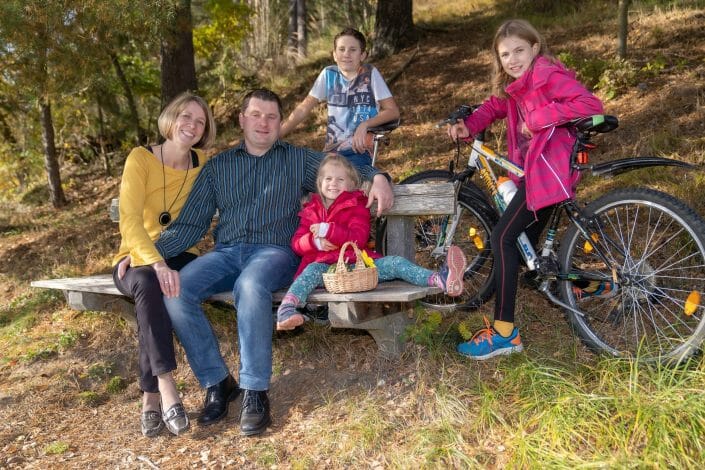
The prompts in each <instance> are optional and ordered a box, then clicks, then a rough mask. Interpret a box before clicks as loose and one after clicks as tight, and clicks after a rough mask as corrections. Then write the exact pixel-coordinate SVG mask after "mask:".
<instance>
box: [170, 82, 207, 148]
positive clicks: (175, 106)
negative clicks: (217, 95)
mask: <svg viewBox="0 0 705 470" xmlns="http://www.w3.org/2000/svg"><path fill="white" fill-rule="evenodd" d="M191 102H193V103H196V104H197V105H199V106H200V107H201V109H203V114H205V115H206V125H205V127H204V128H203V135H202V136H201V139H200V140H199V141H198V142H197V143H196V145H194V148H208V147H210V146H211V145H213V143H214V142H215V119H213V113H212V112H211V108H210V106H208V103H206V100H204V99H203V98H201V97H200V96H198V95H194V94H193V93H191V92H189V91H186V92H183V93H181V94H180V95H179V96H177V97H176V98H174V99H173V100H171V102H170V103H169V104H168V105H166V107H165V108H164V110H163V111H162V113H161V114H160V115H159V119H158V120H157V127H158V128H159V133H160V134H161V135H162V137H164V138H165V139H171V138H172V136H173V134H174V126H175V125H176V120H177V119H178V118H179V115H180V114H181V112H182V111H183V110H184V109H186V106H188V105H189V103H191Z"/></svg>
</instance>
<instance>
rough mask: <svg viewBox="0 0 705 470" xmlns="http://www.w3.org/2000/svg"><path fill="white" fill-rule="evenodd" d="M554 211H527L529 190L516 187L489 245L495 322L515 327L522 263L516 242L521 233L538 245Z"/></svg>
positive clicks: (493, 231) (521, 184)
mask: <svg viewBox="0 0 705 470" xmlns="http://www.w3.org/2000/svg"><path fill="white" fill-rule="evenodd" d="M552 208H553V206H549V207H545V208H543V209H540V210H538V211H536V212H533V211H530V210H529V209H527V208H526V188H525V186H524V182H523V181H522V182H520V183H519V184H518V185H517V192H516V194H515V195H514V197H513V198H512V201H511V202H510V203H509V206H507V209H506V210H505V211H504V213H503V214H502V216H501V217H500V218H499V221H498V222H497V225H495V227H494V230H492V235H491V237H490V243H491V244H492V253H493V254H494V263H495V271H494V282H495V288H496V299H495V304H494V319H495V320H501V321H506V322H509V323H514V309H515V307H516V295H517V280H518V277H519V261H521V260H522V258H521V253H519V249H518V248H517V238H519V235H521V232H526V235H527V236H528V237H529V240H531V243H532V244H533V245H536V241H537V240H538V238H539V236H540V235H541V232H542V231H543V229H544V227H545V226H546V224H547V223H548V219H549V217H550V215H551V210H552Z"/></svg>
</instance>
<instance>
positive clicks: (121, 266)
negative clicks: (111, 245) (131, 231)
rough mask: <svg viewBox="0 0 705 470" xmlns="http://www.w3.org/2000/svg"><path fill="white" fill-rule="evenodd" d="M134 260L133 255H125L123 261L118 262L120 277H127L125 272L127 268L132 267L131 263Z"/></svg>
mask: <svg viewBox="0 0 705 470" xmlns="http://www.w3.org/2000/svg"><path fill="white" fill-rule="evenodd" d="M131 262H132V257H131V256H130V255H127V256H125V257H124V258H123V259H122V261H120V262H119V263H118V272H117V275H118V279H122V278H123V277H125V273H126V272H127V268H129V267H130V263H131Z"/></svg>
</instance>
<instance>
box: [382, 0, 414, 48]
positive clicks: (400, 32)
mask: <svg viewBox="0 0 705 470" xmlns="http://www.w3.org/2000/svg"><path fill="white" fill-rule="evenodd" d="M414 41H416V31H415V29H414V19H413V16H412V0H379V1H378V2H377V14H376V17H375V38H374V45H373V47H372V53H371V55H372V57H373V58H375V59H379V58H381V57H385V56H387V55H390V54H394V53H395V52H397V51H399V50H400V49H402V48H403V47H406V46H408V45H410V44H412V43H413V42H414Z"/></svg>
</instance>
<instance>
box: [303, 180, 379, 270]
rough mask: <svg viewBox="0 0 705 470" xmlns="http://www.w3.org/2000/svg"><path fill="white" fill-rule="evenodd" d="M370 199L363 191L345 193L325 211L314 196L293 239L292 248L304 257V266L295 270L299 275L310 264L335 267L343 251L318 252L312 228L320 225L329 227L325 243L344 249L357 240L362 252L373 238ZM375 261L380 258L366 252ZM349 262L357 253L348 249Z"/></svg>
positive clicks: (377, 255) (307, 205) (352, 260)
mask: <svg viewBox="0 0 705 470" xmlns="http://www.w3.org/2000/svg"><path fill="white" fill-rule="evenodd" d="M365 204H367V196H365V194H364V193H363V192H362V191H345V192H343V193H342V194H341V195H340V196H338V198H337V199H336V200H335V201H333V204H331V206H330V207H329V208H328V209H327V210H326V208H325V206H324V205H323V201H322V199H321V196H319V195H318V194H313V195H312V196H311V200H310V201H309V202H307V203H306V204H304V207H303V208H302V209H301V211H300V212H299V217H300V218H301V221H300V222H299V228H297V229H296V232H295V233H294V237H293V238H292V239H291V248H292V249H293V250H294V252H295V253H296V254H297V255H299V256H301V264H300V265H299V269H298V270H297V271H296V275H295V277H296V276H298V275H299V274H300V273H301V271H303V270H304V268H305V267H306V266H308V265H309V264H311V263H326V264H334V263H337V262H338V255H339V254H340V250H333V251H319V250H318V248H317V247H316V245H315V244H314V241H313V234H312V233H311V232H310V228H311V225H313V224H318V223H321V222H327V223H328V224H330V226H329V227H328V233H327V234H326V237H325V238H326V240H328V241H329V242H331V243H332V244H334V245H336V246H338V247H341V246H343V244H344V243H345V242H347V241H354V242H355V243H357V246H358V247H359V248H360V249H361V250H362V249H365V247H366V246H367V239H368V238H369V237H370V210H369V209H368V208H366V207H365ZM367 252H368V254H369V255H370V257H372V258H379V257H380V255H379V254H377V253H375V252H373V251H371V250H367ZM345 257H346V258H347V260H348V262H349V263H354V262H355V261H356V258H355V252H354V251H353V249H352V248H348V249H347V250H346V253H345Z"/></svg>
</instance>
